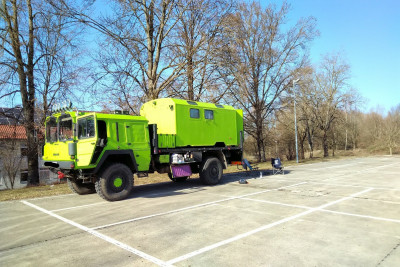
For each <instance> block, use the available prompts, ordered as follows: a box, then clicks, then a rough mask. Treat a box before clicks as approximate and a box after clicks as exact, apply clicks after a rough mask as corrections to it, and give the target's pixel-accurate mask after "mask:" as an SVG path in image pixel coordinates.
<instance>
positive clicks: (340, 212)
mask: <svg viewBox="0 0 400 267" xmlns="http://www.w3.org/2000/svg"><path fill="white" fill-rule="evenodd" d="M321 211H324V212H330V213H335V214H340V215H346V216H352V217H360V218H367V219H373V220H378V221H386V222H394V223H400V220H395V219H389V218H383V217H376V216H369V215H362V214H354V213H348V212H342V211H334V210H327V209H323V210H321Z"/></svg>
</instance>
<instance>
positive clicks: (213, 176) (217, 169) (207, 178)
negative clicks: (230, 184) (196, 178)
mask: <svg viewBox="0 0 400 267" xmlns="http://www.w3.org/2000/svg"><path fill="white" fill-rule="evenodd" d="M221 177H222V164H221V161H219V159H217V158H214V157H212V158H207V159H206V160H205V162H204V164H203V165H202V166H201V168H200V181H201V182H202V183H203V184H207V185H214V184H217V183H218V182H219V180H221Z"/></svg>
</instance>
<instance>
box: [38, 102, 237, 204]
mask: <svg viewBox="0 0 400 267" xmlns="http://www.w3.org/2000/svg"><path fill="white" fill-rule="evenodd" d="M116 113H119V114H104V113H97V112H79V111H78V110H73V111H66V110H64V111H62V112H58V113H55V114H53V115H51V116H49V117H47V118H46V143H45V145H44V148H43V165H44V167H47V168H50V169H51V170H52V171H53V172H55V173H58V175H59V178H63V177H66V178H67V179H68V185H69V187H70V188H71V190H72V191H73V192H75V193H77V194H89V193H94V192H97V193H98V194H99V195H100V196H101V197H102V198H104V199H106V200H109V201H115V200H121V199H124V198H126V197H127V196H128V195H129V193H130V191H131V189H132V187H133V180H134V176H133V174H136V175H137V176H138V177H147V176H148V173H154V172H155V171H157V172H158V173H167V174H168V175H169V177H170V179H171V180H172V181H175V182H182V181H185V180H186V179H187V178H188V177H189V176H191V175H192V174H193V173H199V174H200V180H201V182H202V183H204V184H208V185H214V184H217V183H218V182H219V181H220V179H221V176H222V169H225V168H226V167H227V165H228V164H231V163H235V162H241V160H242V147H243V113H242V110H240V109H234V108H233V107H231V106H228V105H220V104H210V103H201V102H195V101H186V100H180V99H173V98H163V99H156V100H152V101H149V102H147V103H145V104H143V106H142V107H141V110H140V116H132V115H126V114H121V113H122V112H116Z"/></svg>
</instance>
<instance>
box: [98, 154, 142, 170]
mask: <svg viewBox="0 0 400 267" xmlns="http://www.w3.org/2000/svg"><path fill="white" fill-rule="evenodd" d="M113 163H122V164H125V165H126V166H128V167H129V168H130V169H131V171H132V173H136V172H137V170H138V168H137V163H136V160H135V155H134V154H133V151H132V150H107V151H105V152H104V154H103V156H102V157H101V159H100V161H99V163H98V164H97V166H96V168H95V169H94V173H95V174H97V173H99V172H100V171H102V170H103V169H104V168H105V167H107V166H108V165H110V164H113Z"/></svg>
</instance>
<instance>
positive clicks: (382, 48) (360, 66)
mask: <svg viewBox="0 0 400 267" xmlns="http://www.w3.org/2000/svg"><path fill="white" fill-rule="evenodd" d="M270 2H271V1H260V3H261V4H262V5H263V6H266V5H267V4H268V3H270ZM272 2H275V3H276V4H277V5H278V6H279V5H281V4H282V2H283V1H280V0H275V1H272ZM287 2H288V3H290V5H291V11H290V13H289V14H288V19H289V23H290V24H291V25H293V24H294V23H295V22H296V21H297V20H298V19H299V18H301V17H308V16H313V17H315V18H316V19H317V28H318V30H319V31H320V36H319V37H318V38H317V39H316V40H315V41H313V43H312V44H311V48H310V54H311V59H312V62H313V63H314V64H318V62H319V61H320V59H321V55H325V54H327V53H336V52H339V53H341V54H343V55H344V58H345V60H346V61H347V62H348V63H349V64H350V66H351V73H352V79H351V85H352V86H354V87H355V88H357V89H358V90H359V92H360V93H361V95H362V96H363V97H364V98H366V99H367V101H366V103H365V105H364V107H362V110H363V111H365V112H368V111H370V109H375V108H376V107H377V106H378V105H379V106H380V109H381V111H386V112H387V111H389V109H390V108H391V107H393V106H396V105H398V104H400V1H399V0H375V1H374V0H364V1H362V0H347V1H346V0H314V1H313V0H302V1H299V0H298V1H295V0H287ZM382 109H383V110H382Z"/></svg>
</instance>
